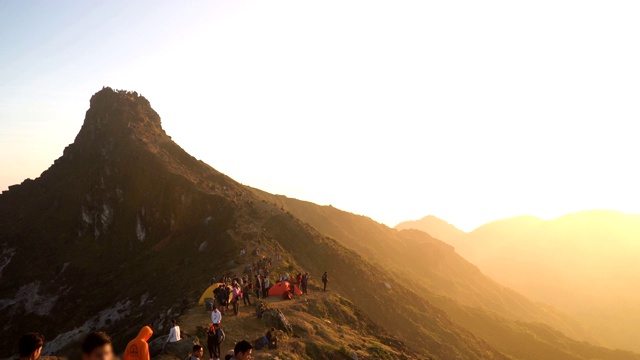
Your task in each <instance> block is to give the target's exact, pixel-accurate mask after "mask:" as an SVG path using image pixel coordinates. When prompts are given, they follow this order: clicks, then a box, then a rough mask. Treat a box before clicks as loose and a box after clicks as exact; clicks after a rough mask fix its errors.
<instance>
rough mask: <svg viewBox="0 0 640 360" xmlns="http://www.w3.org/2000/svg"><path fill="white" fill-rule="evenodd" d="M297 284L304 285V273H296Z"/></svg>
mask: <svg viewBox="0 0 640 360" xmlns="http://www.w3.org/2000/svg"><path fill="white" fill-rule="evenodd" d="M296 285H298V287H300V286H301V285H302V274H300V273H298V275H296Z"/></svg>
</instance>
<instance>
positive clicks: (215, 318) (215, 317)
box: [211, 305, 222, 328]
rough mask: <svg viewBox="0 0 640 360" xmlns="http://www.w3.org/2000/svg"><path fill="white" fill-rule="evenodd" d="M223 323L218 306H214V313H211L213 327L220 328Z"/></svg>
mask: <svg viewBox="0 0 640 360" xmlns="http://www.w3.org/2000/svg"><path fill="white" fill-rule="evenodd" d="M221 321H222V314H221V313H220V311H219V310H218V306H216V305H213V311H212V312H211V322H212V323H213V326H214V327H216V328H218V326H220V322H221Z"/></svg>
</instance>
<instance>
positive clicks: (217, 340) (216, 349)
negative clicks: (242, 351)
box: [206, 324, 226, 360]
mask: <svg viewBox="0 0 640 360" xmlns="http://www.w3.org/2000/svg"><path fill="white" fill-rule="evenodd" d="M206 333H207V348H208V349H209V358H210V359H211V360H214V359H216V360H220V345H221V344H222V342H224V339H225V337H226V336H225V334H224V331H223V330H222V328H220V326H219V325H218V326H215V325H213V324H212V325H211V326H209V328H208V329H207V330H206Z"/></svg>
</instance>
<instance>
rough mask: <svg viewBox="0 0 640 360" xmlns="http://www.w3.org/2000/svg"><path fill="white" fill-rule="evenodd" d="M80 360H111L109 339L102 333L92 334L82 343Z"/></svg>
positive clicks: (111, 352)
mask: <svg viewBox="0 0 640 360" xmlns="http://www.w3.org/2000/svg"><path fill="white" fill-rule="evenodd" d="M82 360H113V346H112V345H111V338H110V337H109V335H107V334H106V333H104V332H92V333H90V334H89V335H87V337H86V338H85V339H84V341H83V342H82Z"/></svg>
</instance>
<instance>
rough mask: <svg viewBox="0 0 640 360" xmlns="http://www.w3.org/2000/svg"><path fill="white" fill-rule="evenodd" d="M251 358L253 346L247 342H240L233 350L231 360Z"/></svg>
mask: <svg viewBox="0 0 640 360" xmlns="http://www.w3.org/2000/svg"><path fill="white" fill-rule="evenodd" d="M251 358H253V346H251V344H250V343H249V342H248V341H246V340H242V341H240V342H239V343H237V344H236V346H235V347H234V348H233V357H232V358H231V360H250V359H251Z"/></svg>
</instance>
